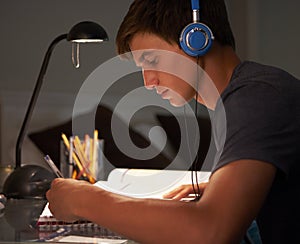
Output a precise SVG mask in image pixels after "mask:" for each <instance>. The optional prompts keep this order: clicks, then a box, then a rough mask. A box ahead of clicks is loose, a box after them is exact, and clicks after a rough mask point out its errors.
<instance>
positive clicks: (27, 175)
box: [3, 21, 108, 198]
mask: <svg viewBox="0 0 300 244" xmlns="http://www.w3.org/2000/svg"><path fill="white" fill-rule="evenodd" d="M65 39H66V40H67V41H70V42H72V61H73V65H74V66H75V68H78V67H79V45H80V43H98V42H103V41H108V36H107V33H106V32H105V30H104V29H103V28H102V27H101V26H100V25H98V24H96V23H94V22H91V21H83V22H80V23H78V24H76V25H75V26H73V27H72V28H71V30H70V31H69V33H67V34H62V35H59V36H58V37H56V38H55V39H54V40H53V41H52V43H51V44H50V46H49V47H48V50H47V52H46V54H45V57H44V60H43V63H42V66H41V70H40V73H39V76H38V79H37V81H36V85H35V87H34V90H33V94H32V96H31V100H30V103H29V105H28V108H27V112H26V114H25V118H24V121H23V124H22V127H21V130H20V133H19V136H18V139H17V144H16V164H15V169H14V171H13V172H12V173H11V174H10V175H9V176H8V177H7V179H6V181H5V183H4V186H3V192H4V194H5V195H6V196H7V197H8V198H44V197H45V192H46V191H47V190H48V189H49V187H50V183H51V181H52V180H53V178H54V177H55V176H54V174H53V173H52V172H50V171H48V170H47V169H46V168H44V167H41V166H38V165H25V166H21V149H22V143H23V141H24V137H25V135H26V132H27V128H28V124H29V122H30V119H31V116H32V112H33V109H34V106H35V104H36V101H37V98H38V95H39V92H40V89H41V86H42V83H43V79H44V75H45V73H46V70H47V66H48V63H49V60H50V56H51V53H52V51H53V49H54V47H55V46H56V44H57V43H58V42H60V41H62V40H65Z"/></svg>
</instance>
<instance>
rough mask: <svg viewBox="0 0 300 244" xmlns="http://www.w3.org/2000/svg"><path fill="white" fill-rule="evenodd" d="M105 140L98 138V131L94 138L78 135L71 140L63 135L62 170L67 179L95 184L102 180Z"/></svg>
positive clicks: (61, 146)
mask: <svg viewBox="0 0 300 244" xmlns="http://www.w3.org/2000/svg"><path fill="white" fill-rule="evenodd" d="M103 144H104V141H103V139H99V138H98V131H97V130H95V131H94V135H93V137H91V136H90V135H88V134H86V135H85V136H84V138H79V136H77V135H73V136H70V137H69V138H68V137H67V136H66V135H65V134H62V141H61V145H60V148H61V153H60V170H61V172H62V174H63V176H64V177H65V178H73V179H78V180H86V181H89V182H90V183H92V184H93V183H95V182H96V181H98V180H101V178H102V177H101V175H102V171H103Z"/></svg>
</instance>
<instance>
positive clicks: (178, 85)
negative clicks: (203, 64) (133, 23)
mask: <svg viewBox="0 0 300 244" xmlns="http://www.w3.org/2000/svg"><path fill="white" fill-rule="evenodd" d="M130 49H131V51H132V54H133V58H134V61H135V63H136V65H137V66H139V67H141V68H142V72H143V78H144V84H145V87H146V88H147V89H155V90H156V92H157V93H158V94H159V95H160V96H161V97H162V98H163V99H168V100H169V102H170V103H171V104H172V105H173V106H176V107H178V106H182V105H184V104H185V103H187V102H188V101H189V100H191V99H192V98H193V97H194V96H195V89H194V88H193V86H194V84H195V68H194V67H191V66H192V65H190V64H188V63H190V62H194V60H193V58H191V57H189V56H188V55H187V54H185V53H184V52H183V51H182V50H181V49H180V48H179V46H178V45H177V44H170V43H168V42H166V41H164V40H163V39H161V38H160V37H158V36H156V35H154V34H149V33H143V34H142V33H141V34H136V35H135V36H134V37H133V39H132V41H131V43H130ZM178 57H179V58H178ZM187 60H188V62H187ZM183 77H184V78H183ZM194 87H195V86H194Z"/></svg>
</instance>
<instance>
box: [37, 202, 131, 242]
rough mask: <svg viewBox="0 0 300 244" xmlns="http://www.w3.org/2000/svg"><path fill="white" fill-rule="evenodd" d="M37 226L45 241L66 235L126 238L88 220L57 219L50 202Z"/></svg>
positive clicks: (41, 237)
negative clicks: (70, 220)
mask: <svg viewBox="0 0 300 244" xmlns="http://www.w3.org/2000/svg"><path fill="white" fill-rule="evenodd" d="M36 226H37V229H38V231H39V232H40V235H39V236H40V239H43V240H44V241H45V240H50V239H51V240H58V239H60V238H62V237H64V236H71V235H72V236H77V237H78V236H85V237H90V238H95V237H97V238H106V239H119V240H124V239H125V238H124V237H122V236H121V235H119V234H117V233H115V232H113V231H111V230H109V229H107V228H104V227H102V226H100V225H97V224H95V223H92V222H90V221H87V220H78V221H75V222H65V221H60V220H57V219H56V218H54V217H53V215H52V213H51V211H50V210H49V207H48V203H47V204H46V205H45V208H44V210H43V212H42V213H41V215H40V217H39V219H38V221H37V223H36ZM50 233H51V234H50Z"/></svg>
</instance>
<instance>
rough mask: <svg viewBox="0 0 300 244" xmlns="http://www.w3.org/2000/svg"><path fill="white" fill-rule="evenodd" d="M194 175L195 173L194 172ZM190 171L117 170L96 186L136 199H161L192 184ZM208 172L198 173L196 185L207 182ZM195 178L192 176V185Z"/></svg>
mask: <svg viewBox="0 0 300 244" xmlns="http://www.w3.org/2000/svg"><path fill="white" fill-rule="evenodd" d="M194 173H195V172H194ZM191 174H192V173H191V171H184V170H154V169H126V168H117V169H114V170H112V171H111V173H110V174H109V176H108V179H107V181H98V182H96V183H95V185H96V186H98V187H100V188H103V189H105V190H107V191H110V192H114V193H117V194H121V195H126V196H130V197H137V198H162V196H163V195H164V194H165V193H167V192H169V191H171V190H173V189H174V188H176V187H178V186H180V185H184V184H192V175H191ZM209 176H210V172H208V171H198V172H197V180H198V183H201V182H206V181H208V179H209ZM195 182H196V176H195V175H194V183H195Z"/></svg>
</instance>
